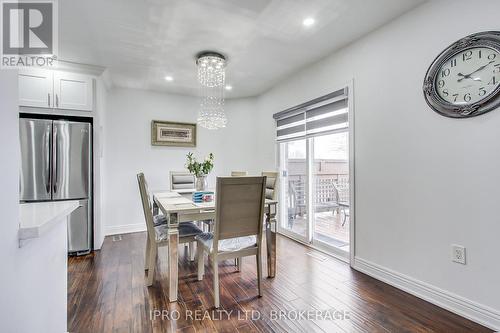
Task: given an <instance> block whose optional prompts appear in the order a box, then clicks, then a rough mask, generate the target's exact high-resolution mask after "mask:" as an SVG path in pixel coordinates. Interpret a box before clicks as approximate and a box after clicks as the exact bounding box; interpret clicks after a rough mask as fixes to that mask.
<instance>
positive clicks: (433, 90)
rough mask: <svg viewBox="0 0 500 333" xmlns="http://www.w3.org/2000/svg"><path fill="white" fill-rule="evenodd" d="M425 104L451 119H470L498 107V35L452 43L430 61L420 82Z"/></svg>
mask: <svg viewBox="0 0 500 333" xmlns="http://www.w3.org/2000/svg"><path fill="white" fill-rule="evenodd" d="M423 90H424V96H425V100H426V101H427V104H428V105H429V106H430V107H431V108H432V109H433V110H434V111H436V112H437V113H439V114H441V115H443V116H446V117H451V118H467V117H474V116H478V115H481V114H483V113H486V112H488V111H491V110H493V109H495V108H497V107H499V106H500V31H487V32H480V33H476V34H473V35H470V36H467V37H465V38H462V39H460V40H459V41H457V42H455V43H453V44H452V45H450V46H449V47H448V48H446V49H445V50H444V51H443V52H441V54H440V55H439V56H438V57H437V58H436V59H435V60H434V62H433V63H432V65H431V66H430V67H429V69H428V70H427V74H426V75H425V80H424V86H423Z"/></svg>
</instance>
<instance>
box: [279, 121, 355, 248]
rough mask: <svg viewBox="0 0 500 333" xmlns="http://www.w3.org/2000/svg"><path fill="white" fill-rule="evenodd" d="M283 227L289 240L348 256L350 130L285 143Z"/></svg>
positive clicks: (282, 156) (281, 148)
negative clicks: (293, 239)
mask: <svg viewBox="0 0 500 333" xmlns="http://www.w3.org/2000/svg"><path fill="white" fill-rule="evenodd" d="M279 151H280V169H281V175H282V176H281V184H282V190H281V198H280V199H281V200H280V202H281V203H283V204H282V205H281V216H282V218H281V225H280V227H281V228H280V231H281V232H282V233H284V234H285V235H287V236H290V237H292V238H295V239H297V240H300V241H302V242H306V243H309V244H312V245H313V246H315V247H318V248H322V249H323V250H326V251H329V252H334V253H336V254H338V255H340V256H342V257H344V258H347V257H348V256H347V254H348V252H349V229H350V228H349V225H350V202H349V200H350V199H349V198H350V196H349V132H348V131H347V130H344V131H341V132H336V133H330V134H324V135H317V136H312V137H309V138H303V139H299V140H293V141H285V142H281V143H279Z"/></svg>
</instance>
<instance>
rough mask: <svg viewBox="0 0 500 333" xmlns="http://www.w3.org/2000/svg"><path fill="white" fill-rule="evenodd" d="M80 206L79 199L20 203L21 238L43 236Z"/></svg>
mask: <svg viewBox="0 0 500 333" xmlns="http://www.w3.org/2000/svg"><path fill="white" fill-rule="evenodd" d="M79 206H80V203H79V201H78V200H72V201H49V202H33V203H22V204H19V217H20V221H19V240H26V239H30V238H38V237H41V236H42V235H43V234H44V233H46V232H47V231H49V230H50V229H51V228H52V227H54V226H55V225H57V224H58V223H59V222H61V221H64V222H66V219H65V217H66V216H68V215H69V214H71V213H72V212H73V211H74V210H75V209H77V208H78V207H79Z"/></svg>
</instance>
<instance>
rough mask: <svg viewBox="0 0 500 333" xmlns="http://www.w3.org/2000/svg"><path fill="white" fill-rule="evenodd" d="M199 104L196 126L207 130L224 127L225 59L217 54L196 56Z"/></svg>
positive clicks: (225, 120)
mask: <svg viewBox="0 0 500 333" xmlns="http://www.w3.org/2000/svg"><path fill="white" fill-rule="evenodd" d="M196 65H197V67H198V81H199V82H200V87H201V89H200V90H201V96H202V98H201V103H200V110H199V114H198V119H197V121H198V124H199V125H200V126H201V127H205V128H207V129H219V128H221V127H226V124H227V118H226V114H225V112H224V87H225V82H226V57H224V56H223V55H222V54H220V53H217V52H212V51H210V52H200V53H199V54H198V55H197V56H196Z"/></svg>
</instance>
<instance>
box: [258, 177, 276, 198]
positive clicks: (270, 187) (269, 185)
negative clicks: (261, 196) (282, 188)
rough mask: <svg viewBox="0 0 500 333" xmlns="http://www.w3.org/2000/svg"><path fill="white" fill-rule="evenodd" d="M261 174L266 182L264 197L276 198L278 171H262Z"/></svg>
mask: <svg viewBox="0 0 500 333" xmlns="http://www.w3.org/2000/svg"><path fill="white" fill-rule="evenodd" d="M262 176H266V177H267V182H266V199H269V200H277V199H278V178H279V173H278V172H276V171H262Z"/></svg>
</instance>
